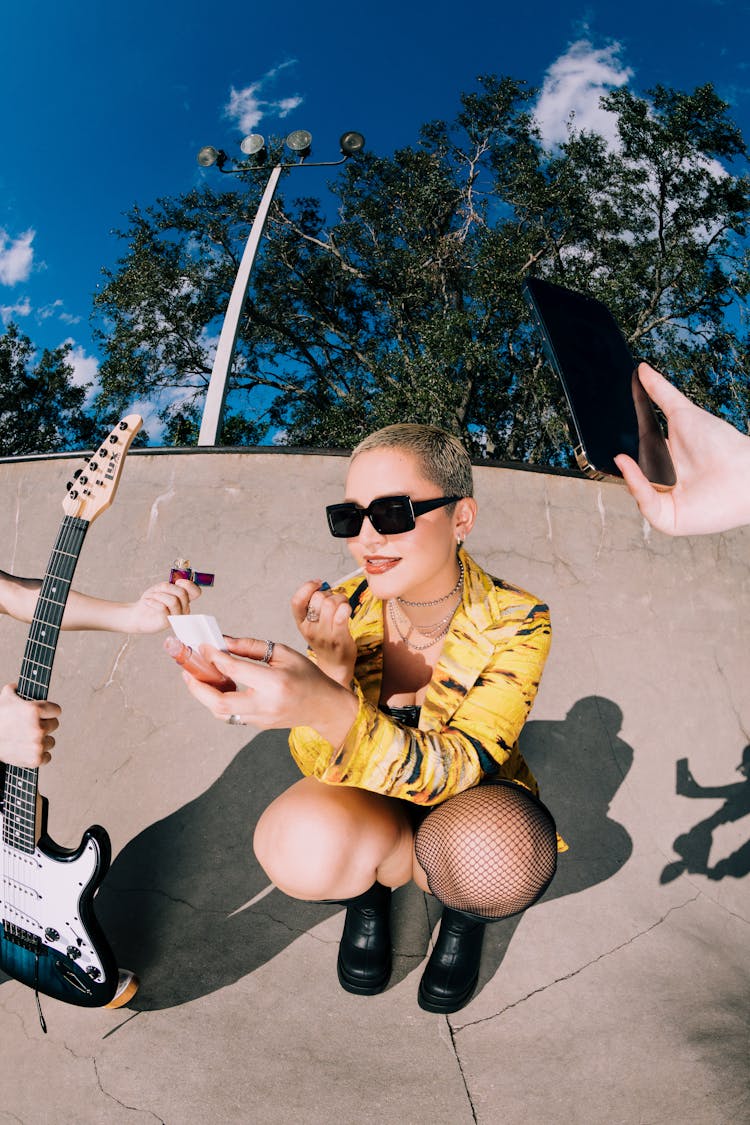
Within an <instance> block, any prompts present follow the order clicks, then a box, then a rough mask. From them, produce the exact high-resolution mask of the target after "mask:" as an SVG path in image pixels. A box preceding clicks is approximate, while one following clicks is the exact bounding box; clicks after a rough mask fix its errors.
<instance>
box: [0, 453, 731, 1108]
mask: <svg viewBox="0 0 750 1125" xmlns="http://www.w3.org/2000/svg"><path fill="white" fill-rule="evenodd" d="M73 468H75V465H71V464H70V463H69V460H68V459H66V458H52V459H48V460H29V461H16V462H13V463H0V518H2V521H3V523H2V526H3V527H5V528H6V539H5V546H4V550H3V554H2V557H0V567H2V568H3V569H6V570H14V571H15V572H16V573H20V574H39V573H41V572H42V571H43V569H44V566H45V564H46V561H47V557H48V554H49V550H50V548H51V545H52V542H53V540H54V537H55V534H56V531H57V526H58V524H59V521H60V518H61V515H62V511H61V508H60V501H61V500H62V496H63V489H64V483H65V480H66V479H69V478H70V472H71V470H72V469H73ZM344 472H345V461H344V460H343V459H342V458H339V457H325V456H318V455H308V456H305V455H301V454H300V455H289V454H282V453H272V452H269V453H262V454H258V453H212V452H209V451H204V452H201V453H195V452H194V453H191V454H189V455H180V454H174V453H170V454H159V453H154V452H149V451H146V452H133V453H131V454H130V455H129V457H128V462H127V464H126V466H125V473H124V477H123V482H122V485H121V488H120V491H119V494H118V496H117V499H116V501H115V504H114V505H113V507H112V509H111V511H109V512H107V513H106V514H105V515H103V517H102V520H101V522H99V521H97V522H96V523H95V524H94V525H93V526H92V528H91V530H90V531H89V534H88V536H87V541H86V543H85V544H84V548H83V552H82V555H81V561H80V563H79V567H78V571H77V574H76V585H77V587H78V588H79V589H84V590H86V591H89V592H92V593H98V594H101V595H103V596H108V597H112V598H119V599H123V600H125V599H129V598H133V597H135V596H137V594H139V593H140V591H141V590H142V589H143V588H145V586H147V585H149V584H150V583H151V582H153V581H155V580H157V579H161V578H162V577H165V576H166V573H167V571H168V569H169V566H170V565H171V563H172V562H173V560H174V559H175V558H176V557H177V556H180V555H182V556H187V557H188V558H190V559H191V560H192V562H193V565H194V566H196V567H198V568H200V569H206V570H213V571H215V572H216V575H217V579H216V586H215V588H214V589H213V590H209V591H206V592H205V594H204V598H203V601H202V603H201V604H199V606H197V607H196V608H197V609H201V610H202V611H204V612H208V613H213V614H215V615H216V616H217V618H218V619H219V621H220V623H221V624H222V626H223V628H224V629H226V630H227V631H228V632H233V633H236V634H243V633H251V634H254V635H256V636H261V637H269V636H270V637H273V638H275V639H278V640H282V641H286V642H288V643H296V639H295V636H294V631H293V627H292V623H291V619H290V615H289V613H288V610H287V606H288V602H289V597H290V595H291V593H292V592H293V590H294V589H295V588H296V586H297V585H298V584H299V583H300V582H301V581H302V580H304V579H306V578H308V577H316V576H317V577H327V578H328V579H329V580H333V579H335V577H336V575H337V574H342V573H345V572H347V571H349V570H350V569H351V563H350V562H349V559H348V556H347V555H346V553H345V550H342V547H341V544H339V543H337V542H336V541H334V540H332V539H329V538H328V537H327V534H326V531H325V528H324V523H323V519H322V517H321V512H322V507H323V505H324V504H325V503H327V502H330V501H333V500H335V499H337V498H339V497H340V494H341V486H342V483H343V478H344ZM476 477H477V494H478V499H479V504H480V520H479V525H478V527H477V529H476V532H475V533H474V534H473V535H472V541H471V543H470V548H471V550H472V553H473V554H474V555H475V557H476V558H477V559H478V560H479V561H480V562H481V563H482V564H483V565H484V566H485V567H486V568H487V569H488V570H490V571H491V572H492V573H494V574H497V575H500V576H502V577H504V578H506V579H508V580H510V581H512V582H515V583H517V584H519V585H521V586H524V587H525V588H527V589H529V590H532V591H533V592H534V593H535V594H537V595H539V596H540V597H542V598H544V599H545V600H546V601H548V602H549V604H550V607H551V610H552V618H553V630H554V643H553V648H552V654H551V656H550V660H549V663H548V666H547V670H546V672H545V676H544V680H543V683H542V688H541V691H540V693H539V697H538V699H537V702H536V704H535V707H534V710H533V712H532V715H531V718H530V721H529V723H528V724H527V726H526V729H525V731H524V734H523V747H524V753H525V754H526V756H527V757H528V759H529V761H530V762H531V764H532V767H533V769H534V770H535V772H536V773H537V776H538V777H539V779H540V783H541V786H542V792H543V796H544V798H545V801H546V802H547V804H548V805H549V806H550V807H551V809H552V810H553V812H554V813H555V815H556V817H557V820H558V826H559V829H560V831H561V832H562V834H563V835H564V836H565V838H566V839H567V841H568V843H569V844H570V850H569V852H567V853H566V854H565V855H563V856H562V857H561V859H560V865H559V870H558V874H557V877H556V879H555V881H554V882H553V884H552V886H551V888H550V890H549V891H548V893H547V895H546V896H545V898H544V899H543V900H542V902H540V903H539V904H538V905H537V906H535V907H534V908H533V909H532V910H530V911H529V912H528V913H527V914H526V915H524V916H523V917H522V918H520V919H511V920H509V921H507V922H505V923H498V924H496V925H493V926H490V927H488V929H487V936H486V942H485V950H484V955H483V962H482V972H481V977H480V983H479V987H478V989H477V992H476V994H475V996H474V998H473V999H472V1001H471V1002H470V1003H469V1005H467V1007H466V1008H465V1009H464V1010H463V1011H461V1012H458V1013H456V1014H455V1015H454V1016H451V1017H449V1018H444V1017H438V1016H433V1015H429V1014H428V1013H426V1012H423V1011H421V1010H420V1009H419V1008H418V1006H417V1003H416V992H417V985H418V981H419V974H420V971H421V967H422V965H423V962H424V959H425V956H426V952H427V949H428V945H429V941H430V936H431V933H432V932H433V930H434V927H435V925H436V924H437V920H438V916H439V911H438V910H437V909H436V904H435V903H434V901H433V900H431V899H428V898H427V897H426V896H424V895H422V894H421V893H419V892H418V891H417V890H416V889H415V888H414V887H405V888H402V889H400V890H399V891H398V892H397V893H396V894H395V895H394V907H393V910H394V933H395V953H396V955H395V960H394V972H393V978H392V981H391V984H390V986H389V988H388V989H387V991H386V992H384V993H383V994H382V995H380V996H376V997H373V998H362V997H355V996H350V995H349V994H347V993H344V992H342V991H341V989H340V988H339V987H338V984H337V982H336V970H335V960H336V948H337V942H338V937H339V933H340V929H341V922H342V911H341V909H340V908H338V907H335V906H324V905H313V904H304V903H297V902H293V901H291V900H289V899H288V898H286V897H285V896H284V895H282V894H281V893H280V892H278V891H277V890H275V889H274V888H272V887H269V886H268V883H267V880H266V879H265V876H264V875H263V872H262V871H261V870H260V869H259V867H258V865H257V864H256V862H255V860H254V858H253V855H252V832H253V826H254V824H255V821H256V820H257V818H258V816H259V814H260V812H261V811H262V809H263V808H264V807H265V805H266V804H267V803H268V801H269V800H271V799H272V798H273V797H274V796H275V795H276V794H277V793H278V792H280V791H281V790H282V789H283V788H284V787H285V786H286V785H288V784H289V783H290V782H291V781H292V780H294V778H295V776H296V770H295V767H294V766H293V764H292V762H291V759H290V758H289V755H288V753H287V750H286V745H285V736H284V734H283V732H269V733H263V734H257V733H255V732H253V731H251V730H249V729H247V728H245V729H242V728H234V727H227V726H223V725H220V724H218V723H216V722H214V720H212V719H211V717H210V716H209V715H207V714H206V713H205V712H203V711H202V709H199V708H198V707H197V705H195V704H194V703H193V701H192V700H191V699H190V698H189V697H188V696H187V695H186V694H185V693H184V691H183V688H182V684H181V683H180V680H179V676H178V675H177V674H176V670H175V668H174V667H173V665H172V664H171V662H170V661H169V660H168V658H167V657H166V656H165V655H164V654H163V653H162V651H161V639H160V638H158V637H131V638H127V639H124V638H123V637H119V636H114V635H108V634H88V635H83V634H65V635H64V636H63V637H62V639H61V641H60V645H59V647H58V656H57V661H56V665H55V670H54V674H53V679H52V688H51V691H50V697H51V698H53V699H55V700H56V701H57V702H59V703H60V704H61V705H62V706H63V722H62V726H61V729H60V731H59V737H58V749H57V751H56V754H55V760H54V763H53V765H51V766H49V767H46V768H45V769H44V770H43V771H42V774H41V788H42V791H43V792H44V794H45V795H46V796H47V797H48V798H49V801H50V832H51V835H52V837H53V838H54V839H55V840H56V841H57V842H58V843H60V844H62V845H64V846H67V847H74V846H76V845H77V844H78V842H79V841H80V839H81V836H82V833H83V831H84V829H86V828H87V827H88V826H89V825H90V824H91V823H93V822H96V823H99V824H102V825H104V826H105V827H106V829H107V831H108V833H109V835H110V837H111V840H112V846H113V856H114V859H113V862H112V866H111V870H110V872H109V874H108V875H107V878H106V879H105V882H104V884H103V886H102V889H101V891H100V893H99V896H98V899H97V913H98V916H99V918H100V921H101V924H102V926H103V929H104V931H105V933H106V934H107V937H108V939H109V941H110V943H111V944H112V946H113V948H114V950H115V953H116V955H117V958H118V960H119V961H120V963H121V964H127V965H129V966H131V967H133V968H135V969H136V970H137V971H138V973H139V975H140V976H141V980H142V984H141V989H140V991H139V993H138V995H137V996H136V998H135V1000H134V1001H133V1002H132V1003H131V1005H130V1006H129V1007H128V1008H126V1009H122V1010H120V1011H116V1012H111V1011H104V1010H101V1009H96V1010H84V1009H80V1008H74V1007H71V1006H68V1005H64V1004H60V1003H58V1002H56V1001H53V1000H50V999H47V998H43V999H42V1006H43V1010H44V1015H45V1017H46V1021H47V1024H48V1034H46V1035H45V1034H43V1032H42V1030H41V1028H40V1024H39V1020H38V1017H37V1013H36V1008H35V1003H34V996H33V993H32V992H31V990H30V989H28V988H25V987H24V986H22V985H20V984H18V983H17V982H15V981H13V980H11V979H8V978H0V1051H2V1057H3V1062H4V1071H3V1075H4V1081H3V1083H2V1097H0V1122H5V1121H7V1122H22V1123H24V1125H58V1123H60V1122H65V1123H66V1125H67V1123H76V1125H78V1123H80V1125H89V1123H92V1125H94V1123H96V1125H98V1123H103V1125H109V1123H120V1122H123V1123H124V1122H126V1121H127V1122H128V1123H131V1122H133V1121H138V1120H142V1121H144V1122H147V1121H157V1122H167V1123H169V1125H178V1123H179V1125H193V1123H196V1125H197V1123H199V1122H200V1123H201V1125H203V1123H205V1122H206V1121H209V1122H213V1121H222V1122H262V1123H263V1125H266V1123H268V1125H276V1123H278V1125H287V1123H292V1122H295V1123H296V1122H304V1123H309V1125H318V1123H320V1125H328V1123H330V1122H335V1121H342V1122H350V1121H352V1122H354V1121H356V1122H358V1123H359V1122H362V1123H369V1122H373V1123H374V1122H378V1123H379V1125H382V1123H388V1125H390V1123H391V1122H392V1123H394V1125H396V1123H399V1125H401V1123H406V1125H409V1123H413V1125H443V1123H446V1125H448V1123H450V1125H464V1123H466V1125H469V1123H472V1122H478V1123H480V1125H494V1123H495V1122H501V1121H502V1122H503V1125H527V1123H532V1125H536V1123H542V1122H544V1123H545V1125H547V1123H550V1122H551V1123H558V1122H559V1123H561V1125H563V1123H564V1125H570V1123H574V1125H589V1123H591V1125H599V1123H601V1122H607V1123H608V1125H609V1123H612V1125H726V1123H729V1122H731V1123H733V1125H734V1123H735V1122H741V1121H748V1120H750V1081H749V1080H748V1063H747V1056H748V999H749V997H748V955H747V949H748V938H749V937H750V934H749V924H750V896H749V895H748V872H749V871H750V844H749V843H748V837H749V836H750V820H749V819H748V816H749V813H750V801H749V795H750V780H748V776H747V772H748V770H747V765H748V757H747V754H748V753H750V752H748V751H747V750H746V748H747V747H748V744H750V736H749V734H748V732H749V731H750V700H749V697H748V682H749V680H750V677H749V676H748V672H750V650H749V647H748V644H747V636H748V623H749V622H750V550H749V549H748V548H749V547H750V529H745V530H742V531H737V532H733V533H730V534H728V535H723V536H716V537H710V538H696V539H691V540H670V539H667V538H665V537H663V536H660V535H659V534H658V533H656V532H651V531H649V529H647V528H644V526H643V523H642V521H641V519H640V517H639V516H638V514H637V512H636V511H635V509H634V508H633V506H632V504H631V502H630V500H629V498H628V496H627V495H626V494H625V492H624V491H623V490H622V489H621V488H620V487H619V486H617V485H615V484H606V483H596V482H590V481H586V480H582V479H580V478H578V477H566V476H558V475H548V474H543V473H533V472H524V471H518V470H510V469H504V468H499V467H483V468H480V469H477V472H476ZM2 630H3V640H4V645H3V653H4V657H3V670H2V682H6V681H7V680H12V679H14V678H15V676H16V674H17V672H18V667H19V665H20V660H21V656H22V653H23V647H24V642H25V638H26V632H27V627H25V626H23V625H21V624H19V623H16V622H11V621H8V620H5V621H3V622H2Z"/></svg>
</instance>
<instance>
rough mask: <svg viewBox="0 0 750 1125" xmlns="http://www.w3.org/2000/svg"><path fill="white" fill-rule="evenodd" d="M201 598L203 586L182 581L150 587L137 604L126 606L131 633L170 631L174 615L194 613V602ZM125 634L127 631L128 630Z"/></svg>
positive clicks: (161, 583) (183, 579)
mask: <svg viewBox="0 0 750 1125" xmlns="http://www.w3.org/2000/svg"><path fill="white" fill-rule="evenodd" d="M200 596H201V589H200V586H196V585H195V584H194V583H193V582H188V581H187V580H186V579H185V578H178V579H177V581H176V582H158V583H157V584H156V585H155V586H149V588H148V589H147V590H144V592H143V593H142V594H141V596H140V598H139V599H138V601H137V602H133V603H132V604H131V605H129V606H127V607H125V608H126V610H127V622H128V628H127V630H126V631H127V632H128V633H159V632H161V630H162V629H166V627H167V625H168V624H169V621H168V618H169V616H170V615H172V616H179V615H180V614H183V613H190V603H191V602H193V601H195V599H196V598H199V597H200ZM124 631H125V630H124Z"/></svg>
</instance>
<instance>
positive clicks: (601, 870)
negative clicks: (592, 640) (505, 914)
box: [95, 696, 632, 1010]
mask: <svg viewBox="0 0 750 1125" xmlns="http://www.w3.org/2000/svg"><path fill="white" fill-rule="evenodd" d="M621 722H622V713H621V711H620V709H619V707H617V705H616V704H614V703H612V702H611V701H610V700H608V699H603V698H601V697H599V696H590V697H587V698H585V699H581V700H579V701H578V702H577V703H576V704H574V706H573V707H572V708H571V709H570V711H569V712H568V714H567V716H566V718H565V719H564V720H562V721H559V722H556V721H531V722H529V723H527V724H526V727H525V728H524V731H523V734H522V737H521V746H522V750H523V753H524V756H525V757H526V759H527V761H528V762H529V765H530V766H531V768H532V770H533V771H534V773H535V774H536V776H537V778H538V780H539V784H540V788H541V792H542V798H543V800H544V802H545V804H547V805H548V807H549V808H550V810H551V811H552V813H553V815H554V816H555V817H556V819H557V824H558V829H559V831H560V833H561V835H562V836H563V837H564V838H565V840H566V841H567V843H568V844H569V845H570V850H569V851H568V852H566V853H564V854H563V855H561V856H560V861H559V864H558V871H557V875H556V877H555V879H554V880H553V881H552V885H551V887H550V889H549V890H548V891H547V893H546V895H545V899H544V900H545V901H546V900H548V899H550V898H557V897H559V896H561V895H567V894H574V893H576V892H578V891H581V890H584V889H585V888H586V887H590V886H593V885H595V884H596V883H600V882H602V881H603V880H605V879H608V878H610V876H611V875H613V874H614V873H615V872H616V871H618V870H619V869H620V868H621V867H622V866H623V864H625V863H626V862H627V860H628V857H629V856H630V854H631V850H632V849H631V841H630V837H629V835H628V833H627V832H626V831H625V829H624V828H623V827H622V826H621V825H619V824H617V823H616V822H615V821H613V820H611V819H610V818H609V816H608V808H609V804H610V801H611V800H612V797H613V795H614V793H615V792H616V791H617V789H618V787H619V785H620V783H621V781H622V779H623V777H624V776H625V774H626V773H627V771H628V769H629V768H630V765H631V762H632V750H631V748H630V747H629V746H628V745H627V744H626V743H625V742H623V741H622V740H621V739H620V738H619V737H618V732H619V730H620V726H621ZM299 776H300V775H299V772H298V770H297V767H296V766H295V764H294V762H293V761H292V758H291V756H290V754H289V751H288V748H287V734H286V732H285V731H267V732H265V733H262V734H259V735H258V736H257V737H255V738H254V739H253V740H252V741H251V742H250V743H248V745H247V746H245V747H244V748H243V749H242V750H241V751H240V752H239V753H238V754H237V755H236V757H235V758H234V759H233V760H232V762H231V763H230V764H229V766H228V767H227V769H226V770H225V771H224V773H223V774H222V775H221V777H219V778H218V779H217V780H216V782H215V783H214V784H213V785H212V786H211V787H210V788H209V789H207V790H206V792H205V793H202V794H201V795H200V796H198V797H196V798H195V800H193V801H190V802H189V803H188V804H186V805H184V806H182V808H179V809H177V810H176V811H175V812H173V813H170V815H169V816H166V817H165V818H164V819H163V820H160V821H157V822H156V823H155V824H152V825H149V827H148V828H146V829H144V830H143V831H142V832H140V833H139V834H138V835H137V836H136V837H135V838H134V839H133V840H131V841H130V843H128V844H127V845H126V846H125V847H124V848H123V850H122V851H121V852H120V854H119V855H118V856H117V857H116V858H115V860H114V862H113V864H112V867H111V869H110V871H109V872H108V874H107V875H106V877H105V879H104V882H103V884H102V886H101V888H100V890H99V893H98V894H97V896H96V900H95V909H96V915H97V918H98V920H99V923H100V925H101V927H102V929H103V931H104V933H105V935H106V936H107V938H108V940H109V942H110V943H111V945H112V948H113V952H114V954H115V957H116V960H117V963H118V964H120V965H124V966H127V967H128V968H131V969H134V970H135V971H136V972H137V973H138V975H139V977H140V979H141V987H140V990H139V992H138V993H137V994H136V996H135V998H134V1000H133V1001H132V1002H131V1004H130V1005H129V1007H130V1008H131V1009H133V1008H135V1009H140V1010H148V1009H160V1008H169V1007H173V1006H175V1005H179V1004H184V1003H187V1002H188V1001H189V1000H193V999H196V998H198V997H200V996H204V995H207V994H209V993H212V992H215V991H216V990H218V989H220V988H223V987H225V986H226V985H230V984H232V983H234V982H235V981H236V980H238V979H240V978H241V977H243V976H245V975H246V974H248V973H251V972H253V971H254V970H255V969H257V968H258V967H259V966H261V965H263V964H265V963H266V962H268V961H270V960H271V959H272V958H274V957H275V956H276V955H277V954H279V953H281V952H282V951H283V950H284V949H286V947H287V946H288V945H290V944H291V943H292V942H293V941H295V940H296V939H297V938H298V937H300V936H301V935H303V934H304V933H306V932H308V931H309V930H311V929H313V928H314V927H315V926H317V925H318V924H319V923H321V922H322V921H324V920H325V919H326V918H329V917H330V916H331V915H332V914H334V913H336V912H340V911H341V909H342V908H341V907H340V906H337V905H335V904H320V903H305V902H300V901H298V900H296V899H291V898H288V897H287V896H286V895H284V894H282V893H281V892H280V891H278V890H276V889H274V888H270V887H269V882H268V878H267V876H266V874H265V873H264V871H263V870H262V868H261V867H260V865H259V864H258V862H257V860H256V859H255V856H254V854H253V849H252V837H253V830H254V827H255V824H256V822H257V820H258V818H259V816H260V814H261V812H262V811H263V809H264V808H266V806H267V805H268V804H269V803H270V802H271V801H272V800H273V799H274V798H275V797H276V796H277V795H278V794H279V793H280V792H282V790H284V789H286V788H287V787H288V786H289V785H291V784H292V783H293V782H294V781H296V780H297V779H298V777H299ZM439 915H440V904H439V903H437V902H436V900H435V899H433V898H432V897H431V896H425V895H423V894H422V893H421V892H420V891H418V890H417V889H416V888H415V886H414V885H413V884H410V885H409V886H408V887H404V888H401V889H400V890H398V891H396V893H395V894H394V910H393V916H394V946H395V951H396V956H395V958H394V973H393V977H392V980H391V985H390V987H394V985H396V984H398V983H399V982H400V981H402V980H403V979H404V978H405V977H406V976H408V974H409V973H410V972H412V971H413V970H415V969H417V968H419V967H420V966H421V964H422V962H423V960H424V957H425V955H426V950H427V944H428V937H429V932H430V930H431V928H432V927H433V926H434V924H435V923H436V921H437V919H438V917H439ZM520 917H523V915H521V916H520ZM518 922H519V918H518V917H516V918H511V919H508V920H506V921H504V922H498V923H494V924H492V925H489V926H488V927H487V931H486V937H485V948H484V953H483V958H482V972H481V977H480V985H479V987H480V988H481V987H482V986H483V985H484V984H485V983H486V982H487V981H488V980H489V979H491V977H492V976H494V974H495V972H496V971H497V969H498V967H499V965H500V963H501V961H502V959H503V957H504V955H505V952H506V950H507V948H508V944H509V942H510V940H511V937H512V936H513V933H514V932H515V929H516V927H517V925H518ZM332 944H333V943H332ZM334 963H335V947H334V948H333V949H332V951H331V978H332V987H334V984H335V969H334Z"/></svg>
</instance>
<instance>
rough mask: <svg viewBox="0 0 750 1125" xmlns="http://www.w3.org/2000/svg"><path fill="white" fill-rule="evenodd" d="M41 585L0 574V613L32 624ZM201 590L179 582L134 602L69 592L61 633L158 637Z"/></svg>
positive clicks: (162, 585) (151, 590)
mask: <svg viewBox="0 0 750 1125" xmlns="http://www.w3.org/2000/svg"><path fill="white" fill-rule="evenodd" d="M40 587H41V582H40V580H39V579H38V578H16V577H15V576H14V575H12V574H6V573H5V572H4V571H0V612H1V613H7V614H8V615H9V616H10V617H15V618H16V619H17V620H18V621H31V619H32V618H33V616H34V608H35V606H36V602H37V598H38V596H39V590H40ZM200 592H201V591H200V588H199V587H198V586H195V585H194V584H193V583H192V582H186V581H185V580H184V579H179V580H178V582H176V583H174V584H173V583H171V582H159V583H157V585H155V586H149V587H148V589H147V590H145V591H144V592H143V593H142V594H141V596H140V598H139V599H138V600H137V601H135V602H111V601H105V600H104V599H103V598H93V597H90V596H89V595H88V594H79V593H78V592H77V591H76V590H71V591H70V594H69V595H68V601H67V604H66V606H65V613H64V615H63V619H62V628H63V629H108V630H110V631H111V632H113V633H158V632H159V630H161V629H164V628H166V626H167V624H168V621H167V616H168V615H169V614H182V613H189V612H190V603H191V601H193V600H194V599H195V598H197V597H199V596H200Z"/></svg>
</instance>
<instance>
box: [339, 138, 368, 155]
mask: <svg viewBox="0 0 750 1125" xmlns="http://www.w3.org/2000/svg"><path fill="white" fill-rule="evenodd" d="M364 147H365V138H364V137H363V136H362V134H361V133H351V132H349V133H342V135H341V140H340V141H339V148H340V149H341V151H342V152H343V154H344V156H357V155H358V154H359V153H360V152H361V151H362V149H363V148H364Z"/></svg>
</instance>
